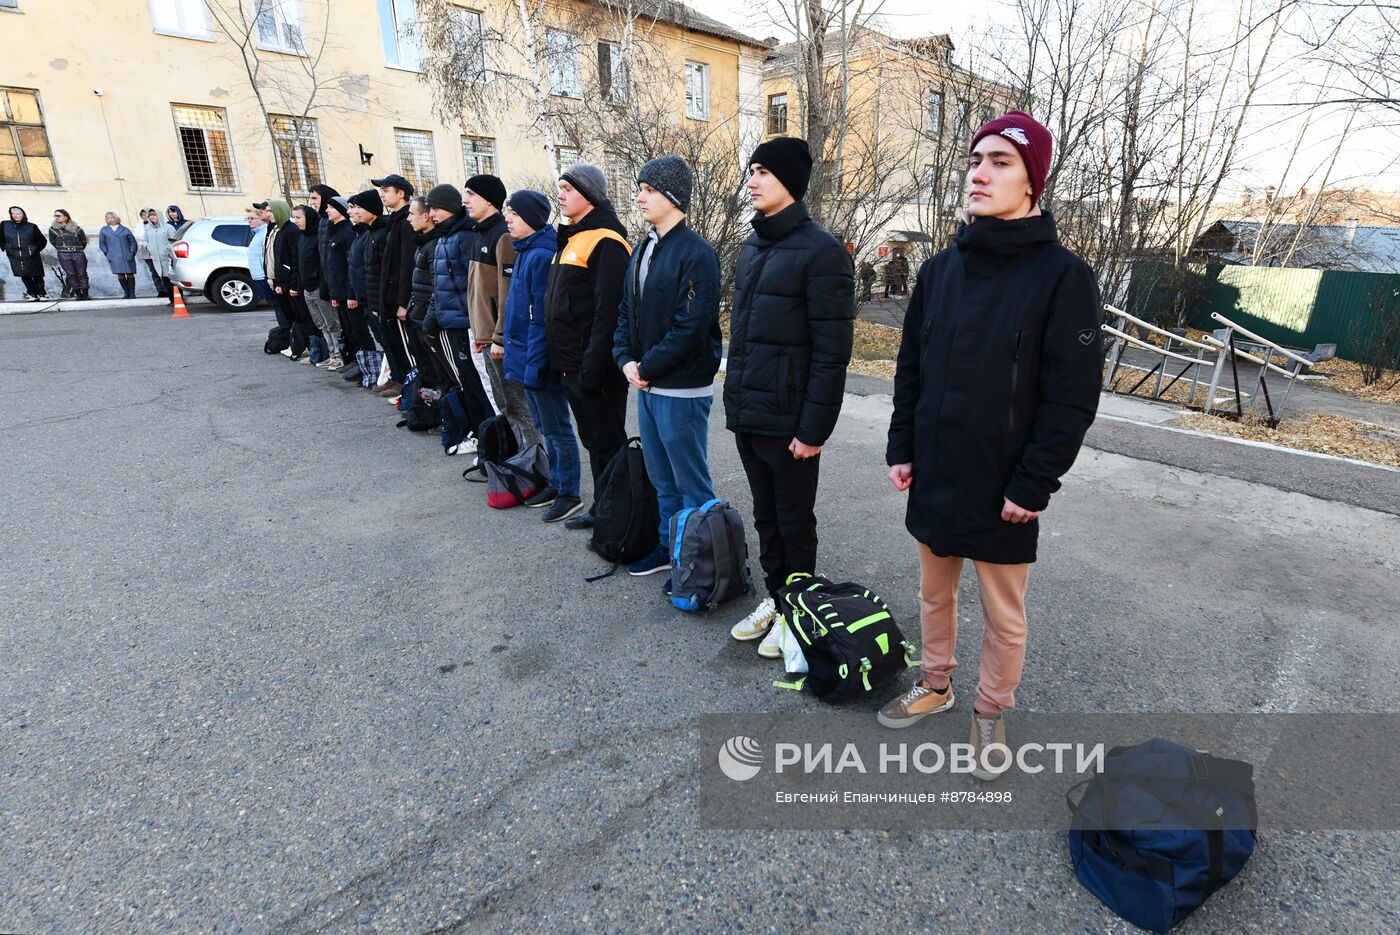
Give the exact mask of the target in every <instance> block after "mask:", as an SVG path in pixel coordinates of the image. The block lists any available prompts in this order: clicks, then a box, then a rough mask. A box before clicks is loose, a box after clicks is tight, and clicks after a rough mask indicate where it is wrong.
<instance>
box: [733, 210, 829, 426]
mask: <svg viewBox="0 0 1400 935" xmlns="http://www.w3.org/2000/svg"><path fill="white" fill-rule="evenodd" d="M752 223H753V233H752V234H750V235H749V238H748V239H747V240H745V241H744V245H743V246H742V247H741V248H740V250H739V263H738V268H737V270H736V273H735V277H734V312H733V317H732V319H731V323H730V338H729V364H728V367H727V369H726V372H725V376H724V414H725V423H726V425H727V426H728V428H729V430H730V431H732V432H750V433H752V434H755V435H773V436H778V437H780V438H797V439H798V440H800V441H801V442H802V443H803V444H807V445H822V444H825V443H826V440H827V438H828V437H830V435H831V431H832V429H834V428H835V427H836V417H837V416H839V415H840V414H841V399H842V394H843V393H844V392H845V389H846V367H847V366H848V365H849V364H850V362H851V339H852V332H853V329H854V325H853V324H852V320H853V319H854V317H855V267H854V265H853V263H852V260H851V255H850V254H849V253H848V252H847V251H846V248H845V247H844V246H842V245H841V244H840V243H839V242H837V240H836V238H835V237H832V236H831V235H830V234H828V233H827V232H826V231H825V230H823V229H822V227H821V226H820V225H819V224H817V223H816V222H815V221H813V220H812V219H811V217H809V216H808V214H807V206H806V205H805V204H804V203H802V202H800V201H798V202H795V203H793V204H791V205H789V206H788V207H786V208H784V209H783V210H782V211H779V212H778V213H776V214H773V215H771V216H768V217H764V216H761V215H760V216H758V217H755V218H754V219H753V222H752Z"/></svg>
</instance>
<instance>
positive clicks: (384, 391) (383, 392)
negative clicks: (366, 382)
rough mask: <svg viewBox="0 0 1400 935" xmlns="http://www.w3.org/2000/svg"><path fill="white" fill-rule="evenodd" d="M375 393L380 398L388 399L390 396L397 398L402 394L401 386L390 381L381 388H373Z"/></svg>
mask: <svg viewBox="0 0 1400 935" xmlns="http://www.w3.org/2000/svg"><path fill="white" fill-rule="evenodd" d="M375 391H376V392H378V393H379V395H380V396H383V397H384V398H385V399H388V398H389V397H391V396H397V395H399V394H400V393H402V392H403V384H402V383H397V382H395V381H393V380H390V381H389V382H388V383H386V384H384V386H383V388H379V387H375Z"/></svg>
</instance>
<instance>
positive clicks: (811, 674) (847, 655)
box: [773, 572, 918, 704]
mask: <svg viewBox="0 0 1400 935" xmlns="http://www.w3.org/2000/svg"><path fill="white" fill-rule="evenodd" d="M778 607H779V610H781V611H782V615H783V620H784V621H786V624H787V626H789V627H791V628H792V631H793V633H794V634H795V635H796V636H797V641H798V642H799V643H800V644H801V645H802V653H803V655H804V656H806V657H807V670H808V671H807V673H806V675H804V676H802V677H801V678H798V679H797V680H795V681H791V682H774V683H773V684H775V685H777V686H779V687H781V688H794V689H797V690H801V689H802V688H803V687H806V688H810V689H811V690H812V694H814V695H816V696H817V697H818V698H820V699H821V700H822V701H825V702H827V703H828V704H836V703H838V702H842V701H852V700H856V699H861V698H866V697H869V696H870V694H871V693H872V692H877V691H879V690H880V689H882V688H884V687H885V686H886V685H888V684H889V683H890V682H892V681H894V680H895V678H896V677H897V676H898V675H899V674H900V673H901V672H903V671H904V670H905V669H907V668H909V667H910V666H911V665H916V664H917V658H918V654H917V651H916V650H915V648H914V646H913V645H912V644H910V643H909V641H908V640H906V639H905V638H904V634H903V633H901V632H900V630H899V627H898V626H897V625H896V624H895V622H894V614H892V613H890V608H889V605H888V604H886V603H885V601H884V599H883V598H881V597H880V595H878V594H876V593H875V592H874V591H872V590H870V589H869V588H867V587H866V586H865V585H863V584H856V583H854V582H850V581H848V582H845V583H844V584H836V583H834V582H832V581H831V580H830V579H828V578H823V577H821V576H820V575H816V576H814V575H809V574H806V573H805V572H798V573H796V574H794V575H791V576H789V577H788V583H787V586H786V587H784V588H783V589H782V590H781V591H779V592H778Z"/></svg>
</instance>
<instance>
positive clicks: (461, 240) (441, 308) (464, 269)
mask: <svg viewBox="0 0 1400 935" xmlns="http://www.w3.org/2000/svg"><path fill="white" fill-rule="evenodd" d="M442 226H445V227H447V231H446V232H445V233H444V234H443V235H442V237H440V238H439V239H438V242H437V252H435V253H434V254H433V298H434V299H435V301H434V303H433V308H432V311H431V312H430V313H429V317H428V320H427V321H426V323H425V325H424V327H426V328H427V330H428V331H430V332H431V331H437V330H439V329H446V328H455V329H458V330H461V331H466V330H467V329H468V328H470V327H471V320H470V319H469V318H468V317H467V276H468V274H469V272H470V271H471V265H472V254H473V252H474V251H475V249H476V225H475V224H473V223H472V219H471V218H470V217H468V216H467V212H466V209H463V210H462V211H460V212H459V213H457V214H455V215H453V216H452V219H451V220H449V221H447V222H446V224H445V225H442Z"/></svg>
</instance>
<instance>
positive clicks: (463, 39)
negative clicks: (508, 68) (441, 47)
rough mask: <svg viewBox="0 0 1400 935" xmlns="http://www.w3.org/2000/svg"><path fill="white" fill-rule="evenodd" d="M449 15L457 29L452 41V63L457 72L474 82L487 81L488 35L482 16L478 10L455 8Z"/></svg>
mask: <svg viewBox="0 0 1400 935" xmlns="http://www.w3.org/2000/svg"><path fill="white" fill-rule="evenodd" d="M449 15H450V16H451V17H452V23H453V25H454V26H455V27H456V29H455V30H454V31H453V36H452V41H453V43H454V45H455V49H454V50H453V55H452V61H453V63H454V67H455V68H456V70H457V72H458V73H459V74H461V75H462V76H463V77H466V78H469V79H471V80H472V81H485V80H486V34H485V31H484V30H483V29H482V25H481V14H480V13H478V12H477V11H476V10H464V9H462V8H461V7H453V8H452V10H451V11H450V13H449Z"/></svg>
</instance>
